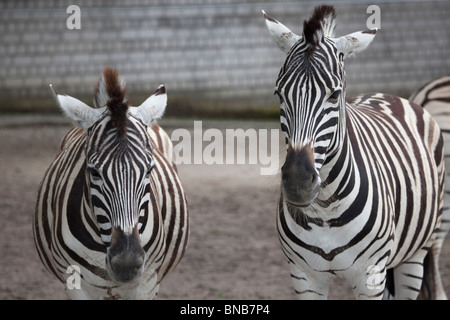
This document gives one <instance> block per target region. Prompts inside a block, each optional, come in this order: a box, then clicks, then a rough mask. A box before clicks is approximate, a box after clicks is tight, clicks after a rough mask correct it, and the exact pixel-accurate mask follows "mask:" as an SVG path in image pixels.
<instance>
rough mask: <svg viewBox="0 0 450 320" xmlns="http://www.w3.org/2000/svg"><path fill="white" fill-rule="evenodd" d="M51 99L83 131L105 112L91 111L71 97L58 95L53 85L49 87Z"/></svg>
mask: <svg viewBox="0 0 450 320" xmlns="http://www.w3.org/2000/svg"><path fill="white" fill-rule="evenodd" d="M50 88H51V91H52V94H53V97H54V98H55V100H56V102H57V103H58V106H59V107H60V108H61V110H62V111H63V112H64V114H65V115H66V116H67V117H68V118H70V119H71V120H72V122H73V123H74V124H75V125H76V126H79V127H82V128H83V129H84V130H85V131H86V130H87V129H88V128H89V127H90V126H92V125H93V124H94V123H95V122H96V121H97V120H98V119H99V118H100V116H101V114H102V113H103V112H104V111H105V108H101V109H93V108H91V107H89V106H88V105H87V104H85V103H84V102H82V101H80V100H78V99H75V98H73V97H71V96H68V95H65V94H61V93H58V92H57V91H56V89H55V88H53V85H50Z"/></svg>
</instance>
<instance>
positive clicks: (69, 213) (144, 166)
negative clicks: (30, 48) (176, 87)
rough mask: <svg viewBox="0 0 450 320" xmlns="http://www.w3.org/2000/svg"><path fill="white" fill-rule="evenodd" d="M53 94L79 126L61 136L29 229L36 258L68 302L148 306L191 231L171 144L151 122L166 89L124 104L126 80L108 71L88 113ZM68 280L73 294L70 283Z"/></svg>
mask: <svg viewBox="0 0 450 320" xmlns="http://www.w3.org/2000/svg"><path fill="white" fill-rule="evenodd" d="M54 94H55V98H56V100H57V102H58V104H59V106H60V107H61V108H62V109H63V111H64V113H65V114H66V115H68V116H69V117H70V118H71V119H72V120H73V121H74V122H76V123H77V124H78V125H79V126H81V128H79V127H76V128H73V129H71V130H70V131H69V132H68V133H67V135H66V136H65V137H64V139H63V142H62V145H61V150H60V151H59V154H58V155H57V157H56V159H55V160H54V161H53V163H52V164H51V165H50V167H49V169H48V170H47V172H46V174H45V176H44V178H43V181H42V183H41V186H40V189H39V193H38V197H37V204H36V214H35V219H34V225H33V227H34V236H35V243H36V247H37V250H38V252H39V256H40V257H41V260H42V262H43V263H44V265H45V267H46V268H47V269H48V270H49V271H50V272H51V273H52V274H53V275H54V276H55V277H57V278H58V279H59V280H60V281H61V282H63V283H64V284H66V292H67V294H68V296H69V298H73V299H152V298H155V297H156V295H157V293H158V288H159V283H160V282H161V280H162V279H163V278H164V276H165V275H166V274H167V273H168V272H170V271H171V270H172V269H173V268H174V267H175V266H176V265H177V264H178V262H179V261H180V259H181V258H182V256H183V254H184V251H185V248H186V244H187V241H188V232H189V221H188V206H187V202H186V198H185V194H184V191H183V187H182V185H181V182H180V180H179V178H178V175H177V171H176V168H175V166H174V164H173V162H172V144H171V142H170V139H169V137H168V136H167V134H166V133H165V132H164V131H163V130H162V129H161V128H160V127H159V126H157V125H156V124H155V123H154V121H155V120H157V119H158V118H159V117H161V116H162V113H163V112H164V109H165V106H166V101H167V96H166V93H165V88H164V87H163V86H160V87H159V88H158V90H157V91H156V92H155V94H154V95H152V96H151V97H150V98H148V99H147V100H146V101H145V102H144V103H143V104H142V105H141V106H139V107H131V106H128V102H127V99H126V96H125V94H126V92H125V84H124V82H123V80H121V79H120V78H119V76H118V74H117V72H116V71H115V70H112V69H109V68H106V69H105V70H104V71H103V75H102V77H101V78H100V80H99V83H98V85H97V89H96V94H95V99H94V105H95V108H91V107H89V106H87V105H85V104H84V103H82V102H81V101H79V100H77V99H74V98H72V97H69V96H67V95H63V94H59V93H57V92H56V91H55V90H54ZM74 270H75V271H76V274H73V272H74ZM74 277H78V278H79V279H78V280H79V286H78V287H77V286H75V287H74V285H73V283H72V285H69V282H70V281H75V280H74Z"/></svg>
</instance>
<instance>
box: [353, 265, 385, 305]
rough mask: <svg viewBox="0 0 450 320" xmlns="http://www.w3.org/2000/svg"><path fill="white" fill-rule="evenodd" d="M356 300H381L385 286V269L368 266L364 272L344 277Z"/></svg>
mask: <svg viewBox="0 0 450 320" xmlns="http://www.w3.org/2000/svg"><path fill="white" fill-rule="evenodd" d="M346 277H347V279H348V281H349V282H350V285H351V287H352V289H353V294H354V295H355V298H356V299H358V300H381V299H383V294H384V291H385V285H386V267H385V266H383V265H380V264H378V265H370V266H369V267H368V268H367V269H366V272H362V273H361V272H360V273H359V274H358V275H351V274H350V275H347V276H346Z"/></svg>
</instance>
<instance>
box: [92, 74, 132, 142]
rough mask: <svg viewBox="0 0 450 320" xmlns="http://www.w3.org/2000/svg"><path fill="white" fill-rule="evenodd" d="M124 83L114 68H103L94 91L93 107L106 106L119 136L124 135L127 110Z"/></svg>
mask: <svg viewBox="0 0 450 320" xmlns="http://www.w3.org/2000/svg"><path fill="white" fill-rule="evenodd" d="M126 91H127V90H126V84H125V81H124V80H123V78H121V77H119V73H118V72H117V70H115V69H111V68H104V69H103V73H102V75H101V77H100V79H99V80H98V83H97V86H96V87H95V93H94V107H95V108H102V107H104V106H105V105H106V106H107V107H108V110H109V113H110V117H111V122H112V124H113V126H114V127H115V128H116V129H117V130H118V132H119V136H120V137H121V138H123V136H124V135H125V128H126V123H127V121H126V119H127V111H128V99H127V96H126Z"/></svg>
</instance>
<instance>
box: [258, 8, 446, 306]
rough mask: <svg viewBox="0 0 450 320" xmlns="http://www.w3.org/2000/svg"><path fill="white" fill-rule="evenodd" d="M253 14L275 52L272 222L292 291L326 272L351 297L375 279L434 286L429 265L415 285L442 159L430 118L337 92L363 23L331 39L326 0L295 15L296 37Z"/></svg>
mask: <svg viewBox="0 0 450 320" xmlns="http://www.w3.org/2000/svg"><path fill="white" fill-rule="evenodd" d="M264 16H265V20H266V25H267V27H268V28H269V32H270V34H271V36H272V37H273V38H274V40H275V42H276V44H277V45H278V46H279V47H280V48H281V49H282V50H283V51H284V52H285V53H286V54H287V57H286V60H285V63H284V64H283V66H282V68H281V70H280V73H279V75H278V79H277V81H276V88H275V91H276V93H277V94H278V96H279V97H280V100H281V110H280V115H281V116H280V122H281V127H282V130H283V131H284V132H285V135H286V148H287V155H286V161H285V163H284V164H283V166H282V168H281V196H280V201H279V205H278V212H277V229H278V236H279V239H280V242H281V247H282V249H283V252H284V254H285V256H286V258H287V260H288V262H289V265H290V269H291V278H292V280H293V283H294V288H295V291H296V293H297V295H298V297H299V298H304V299H308V298H315V299H324V298H326V297H327V294H328V286H329V281H330V278H331V277H333V276H335V275H339V276H342V277H345V278H346V279H347V280H348V282H349V283H350V286H351V288H352V289H353V292H354V294H355V297H356V298H361V299H365V298H367V299H380V298H382V297H383V296H384V295H386V296H388V294H387V293H385V287H387V288H394V291H395V298H400V299H401V298H403V299H414V298H416V297H417V295H418V293H419V292H422V288H424V287H428V288H431V287H432V288H435V287H439V284H438V283H436V281H437V280H436V279H439V277H433V276H432V277H427V278H425V280H424V282H425V284H424V285H422V274H423V273H424V269H425V272H427V270H426V269H427V268H428V266H427V265H426V264H425V265H424V259H428V255H429V252H430V251H434V250H438V247H439V246H440V243H439V242H436V234H437V233H438V231H439V228H440V223H441V215H442V208H443V173H444V165H443V140H442V135H441V132H440V129H439V127H438V125H437V123H436V121H435V120H434V119H433V118H432V117H431V116H430V114H428V113H427V112H425V111H423V109H421V108H419V107H418V106H417V105H414V104H411V103H410V102H408V101H407V100H404V99H401V98H399V97H394V96H389V95H385V94H380V93H378V94H371V95H361V96H358V97H356V98H353V99H352V101H351V102H346V98H345V90H346V86H345V72H344V63H343V61H344V59H345V58H346V57H347V56H349V55H351V54H353V53H356V52H359V51H362V50H364V49H365V48H366V47H367V46H368V45H369V43H370V42H371V41H372V40H373V38H374V36H375V33H376V31H375V30H371V31H365V32H355V33H352V34H349V35H347V36H344V37H340V38H334V37H333V31H334V26H335V12H334V8H333V7H331V6H327V5H325V6H319V7H317V8H316V9H315V10H314V13H313V15H312V17H311V18H310V19H309V20H307V21H305V23H304V27H303V34H302V36H297V35H295V34H294V33H293V32H292V31H290V30H289V29H288V28H286V27H285V26H283V25H282V24H281V23H279V22H278V21H276V20H274V19H272V18H270V17H268V16H267V15H266V14H265V13H264ZM436 252H438V251H436ZM433 259H434V257H433ZM427 261H429V260H427ZM433 261H435V260H433ZM388 270H390V271H389V273H388ZM372 271H374V272H375V273H373V272H372ZM432 272H436V269H433V271H432ZM387 274H389V276H388V278H387V277H386V275H387ZM387 283H388V284H387ZM423 290H425V289H423ZM390 293H391V294H392V293H393V292H390ZM441 296H442V295H441Z"/></svg>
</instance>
